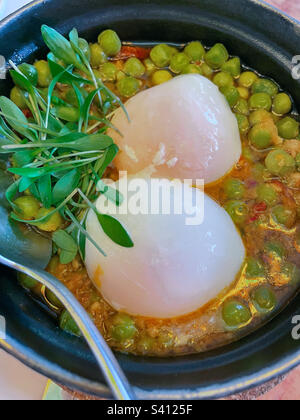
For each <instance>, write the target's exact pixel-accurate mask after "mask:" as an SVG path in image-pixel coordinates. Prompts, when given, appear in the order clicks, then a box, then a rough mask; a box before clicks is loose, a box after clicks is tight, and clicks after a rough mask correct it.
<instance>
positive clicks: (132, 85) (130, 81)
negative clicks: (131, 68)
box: [117, 76, 140, 98]
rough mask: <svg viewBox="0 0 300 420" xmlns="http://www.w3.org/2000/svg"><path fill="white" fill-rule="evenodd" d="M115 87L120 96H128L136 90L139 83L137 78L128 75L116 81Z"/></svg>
mask: <svg viewBox="0 0 300 420" xmlns="http://www.w3.org/2000/svg"><path fill="white" fill-rule="evenodd" d="M117 88H118V91H119V93H120V95H121V96H124V97H125V98H130V97H131V96H133V95H135V94H136V93H137V92H138V90H139V88H140V84H139V81H138V80H137V79H135V78H134V77H130V76H128V77H124V78H123V79H121V80H119V81H118V83H117Z"/></svg>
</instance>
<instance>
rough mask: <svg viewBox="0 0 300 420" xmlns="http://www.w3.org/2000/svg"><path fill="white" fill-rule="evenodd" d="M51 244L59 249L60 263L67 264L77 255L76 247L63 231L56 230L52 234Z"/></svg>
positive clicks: (73, 241)
mask: <svg viewBox="0 0 300 420" xmlns="http://www.w3.org/2000/svg"><path fill="white" fill-rule="evenodd" d="M52 238H53V242H54V243H55V244H56V246H57V247H58V248H60V249H61V253H60V262H61V263H62V264H69V263H70V262H72V261H73V260H74V258H75V257H76V255H77V252H78V247H77V244H76V242H75V240H74V239H73V238H72V236H71V235H69V234H68V233H67V232H66V231H65V230H58V231H57V232H55V233H54V234H53V237H52Z"/></svg>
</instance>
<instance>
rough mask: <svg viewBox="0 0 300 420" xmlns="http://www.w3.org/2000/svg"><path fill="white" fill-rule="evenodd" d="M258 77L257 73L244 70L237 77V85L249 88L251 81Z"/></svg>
mask: <svg viewBox="0 0 300 420" xmlns="http://www.w3.org/2000/svg"><path fill="white" fill-rule="evenodd" d="M257 79H258V77H257V75H256V74H255V73H253V72H252V71H245V72H244V73H242V74H241V76H240V78H239V81H238V83H239V86H242V87H245V88H250V87H251V86H252V85H253V83H254V82H255V81H256V80H257Z"/></svg>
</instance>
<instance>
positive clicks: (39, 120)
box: [0, 25, 133, 263]
mask: <svg viewBox="0 0 300 420" xmlns="http://www.w3.org/2000/svg"><path fill="white" fill-rule="evenodd" d="M42 36H43V39H44V41H45V43H46V45H47V46H48V47H49V49H50V53H49V54H48V56H47V59H48V64H49V68H50V71H51V74H52V78H53V79H52V82H51V83H50V86H49V88H48V91H47V94H45V93H44V92H43V91H42V89H39V88H38V87H36V86H35V85H33V84H32V81H30V80H29V78H28V77H27V76H26V75H25V74H24V73H22V71H21V70H20V69H19V67H17V66H16V65H15V64H14V63H13V62H10V65H11V67H12V70H11V76H12V78H13V80H14V82H15V83H16V84H17V85H18V87H19V89H20V93H21V95H22V97H23V99H24V101H25V103H26V104H27V107H28V111H30V113H31V119H30V120H29V118H28V117H27V116H26V115H27V113H24V112H22V111H21V110H20V109H19V108H18V107H17V106H16V105H15V104H14V103H13V102H12V101H11V100H10V99H8V98H6V97H4V96H2V97H0V153H3V154H10V156H11V157H10V162H11V167H9V168H8V171H9V172H10V173H12V174H13V175H14V176H15V179H13V182H12V184H11V185H10V187H9V188H8V190H7V191H6V198H7V200H8V202H9V203H10V205H11V207H12V213H11V218H12V219H14V220H16V221H18V222H20V223H26V224H29V225H32V226H39V225H40V224H41V223H44V222H47V221H48V220H49V219H50V218H51V217H52V216H53V215H54V214H55V213H60V215H61V216H62V217H63V219H64V220H65V224H64V228H63V227H62V228H61V229H59V230H58V231H56V232H55V233H54V234H53V242H54V244H55V247H57V248H59V249H60V259H61V262H62V263H68V262H71V261H72V259H73V258H74V257H75V256H76V254H77V252H78V251H79V252H80V254H81V256H82V257H83V258H84V256H85V242H86V239H88V240H89V241H90V242H91V243H92V244H93V245H94V246H95V247H96V248H97V249H98V251H99V252H101V253H102V254H103V255H106V254H105V252H104V251H103V250H102V248H101V247H100V246H99V244H97V243H96V242H95V241H94V240H93V238H92V237H91V236H90V235H89V233H88V232H87V230H86V221H87V216H88V213H89V211H90V210H91V211H93V212H94V213H95V214H96V216H97V220H98V222H99V225H100V226H101V228H102V230H103V231H104V232H105V234H106V235H108V236H109V237H110V238H111V239H112V240H113V241H114V242H115V243H117V244H118V245H120V246H123V247H132V246H133V242H132V240H131V238H130V236H129V235H128V233H127V232H126V230H125V228H124V227H123V226H122V225H121V223H120V222H119V221H118V220H116V219H115V218H114V217H111V216H109V215H104V214H101V213H99V211H98V210H97V208H96V206H95V205H94V201H95V199H96V198H97V196H99V194H104V195H105V196H106V197H107V198H108V199H109V200H115V202H116V204H117V205H119V204H120V203H121V196H120V194H119V193H117V194H115V192H113V193H112V189H111V188H108V187H107V186H106V185H105V184H104V183H103V181H102V180H101V179H102V177H103V175H104V173H105V170H106V168H107V167H108V166H109V165H110V164H111V162H112V161H113V159H114V158H115V156H116V154H117V153H118V147H117V146H116V145H115V144H114V142H113V140H112V138H111V137H109V136H108V135H107V134H106V130H107V128H108V127H109V128H112V129H114V127H113V125H112V124H111V121H110V116H112V115H113V113H114V111H115V110H116V109H117V108H118V107H122V108H123V110H124V112H125V113H126V115H127V116H128V114H127V112H126V109H125V107H124V105H123V104H122V102H121V101H120V99H119V98H118V97H117V96H116V95H115V94H114V93H113V92H111V91H110V90H109V89H108V88H107V86H105V85H104V83H103V82H102V81H101V80H100V79H99V78H98V77H96V75H95V74H94V71H93V69H92V67H91V65H90V63H89V60H88V57H87V56H86V55H85V53H84V51H83V50H82V49H81V48H80V43H79V37H78V32H77V30H76V29H73V30H72V31H71V33H70V34H69V39H70V40H68V39H66V38H64V37H63V36H62V35H61V34H59V33H58V32H57V31H55V30H54V29H53V28H49V27H48V26H46V25H43V26H42ZM58 84H63V85H67V86H69V88H70V89H73V90H74V93H75V96H76V98H77V102H78V104H77V109H78V118H77V119H75V118H74V119H73V117H72V119H71V118H70V120H69V121H70V122H68V120H67V119H63V117H62V116H61V114H60V112H59V110H60V108H59V107H61V106H62V107H64V108H66V109H67V111H68V108H71V106H70V105H69V104H67V103H66V102H64V101H63V100H61V99H60V98H58V97H57V96H55V90H56V88H57V86H58ZM85 85H87V86H88V85H94V87H95V89H94V90H93V91H92V92H90V93H89V94H85V95H83V93H84V92H83V93H82V88H83V86H85ZM102 93H104V94H105V95H104V96H105V98H106V99H105V104H104V103H103V100H102ZM96 97H98V99H99V100H98V112H99V114H100V115H99V116H98V117H97V116H91V114H90V112H91V107H92V105H93V104H94V103H95V98H96ZM73 110H74V108H73ZM74 115H76V114H74ZM92 120H95V121H96V123H95V124H94V125H93V126H91V125H90V121H92ZM116 130H117V129H116ZM27 189H28V190H29V191H30V192H31V194H32V195H33V196H34V197H35V198H36V199H38V200H39V201H40V203H42V205H43V206H44V207H45V208H46V209H49V211H48V213H47V214H46V215H45V216H43V217H39V218H36V219H34V220H25V219H23V218H22V213H20V209H19V208H18V206H16V204H15V203H14V200H15V198H16V197H17V196H18V194H20V193H23V192H24V191H25V190H27Z"/></svg>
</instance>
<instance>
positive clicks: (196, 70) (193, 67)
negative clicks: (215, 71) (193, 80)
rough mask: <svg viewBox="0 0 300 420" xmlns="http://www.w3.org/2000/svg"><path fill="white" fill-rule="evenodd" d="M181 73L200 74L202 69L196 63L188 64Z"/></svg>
mask: <svg viewBox="0 0 300 420" xmlns="http://www.w3.org/2000/svg"><path fill="white" fill-rule="evenodd" d="M182 74H202V70H201V67H200V66H197V64H189V65H187V66H186V67H185V68H184V69H183V70H182Z"/></svg>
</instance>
